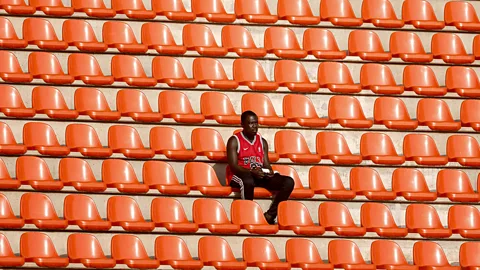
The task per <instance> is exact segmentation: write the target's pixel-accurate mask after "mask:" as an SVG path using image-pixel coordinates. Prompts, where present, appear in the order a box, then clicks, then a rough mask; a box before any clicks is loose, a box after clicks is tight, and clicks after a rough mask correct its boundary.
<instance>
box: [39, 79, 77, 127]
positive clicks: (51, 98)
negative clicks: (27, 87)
mask: <svg viewBox="0 0 480 270" xmlns="http://www.w3.org/2000/svg"><path fill="white" fill-rule="evenodd" d="M32 107H33V108H34V109H35V111H36V112H37V113H44V114H46V115H47V116H48V117H50V118H54V119H77V117H78V112H77V111H76V110H70V109H69V108H68V106H67V103H66V102H65V99H64V98H63V95H62V92H60V91H59V90H58V89H57V88H54V87H49V86H37V87H35V88H33V91H32Z"/></svg>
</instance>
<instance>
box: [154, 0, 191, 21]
mask: <svg viewBox="0 0 480 270" xmlns="http://www.w3.org/2000/svg"><path fill="white" fill-rule="evenodd" d="M152 10H153V11H155V12H156V13H157V15H161V16H165V17H167V19H169V20H173V21H193V20H195V18H196V16H195V14H194V13H193V12H187V10H186V9H185V6H184V5H183V2H182V0H160V1H152Z"/></svg>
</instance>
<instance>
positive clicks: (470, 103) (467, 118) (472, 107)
mask: <svg viewBox="0 0 480 270" xmlns="http://www.w3.org/2000/svg"><path fill="white" fill-rule="evenodd" d="M479 102H480V101H478V100H474V99H470V100H464V101H463V102H462V105H461V107H460V119H461V122H462V126H467V127H471V128H473V130H475V131H480V112H479V111H478V110H477V108H478V107H477V106H479ZM0 110H1V109H0Z"/></svg>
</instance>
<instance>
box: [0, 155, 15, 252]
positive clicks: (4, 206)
mask: <svg viewBox="0 0 480 270" xmlns="http://www.w3.org/2000/svg"><path fill="white" fill-rule="evenodd" d="M2 164H4V163H3V161H2ZM4 166H5V165H4ZM10 218H12V219H14V218H16V217H15V214H14V213H13V209H12V206H11V205H10V202H9V201H8V198H7V197H6V196H5V195H4V194H0V219H10ZM0 235H1V236H3V234H0ZM0 238H1V237H0ZM2 240H3V239H0V243H1V241H2ZM2 247H3V246H2ZM2 251H3V248H2V249H0V256H1V255H2Z"/></svg>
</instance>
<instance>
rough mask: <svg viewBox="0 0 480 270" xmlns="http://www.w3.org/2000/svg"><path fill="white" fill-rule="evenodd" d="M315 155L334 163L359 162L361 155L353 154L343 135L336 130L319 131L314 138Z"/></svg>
mask: <svg viewBox="0 0 480 270" xmlns="http://www.w3.org/2000/svg"><path fill="white" fill-rule="evenodd" d="M316 145H317V155H320V156H321V157H322V158H326V159H330V160H331V161H332V162H333V163H335V164H345V165H346V164H360V163H361V162H362V157H361V156H360V155H353V154H352V152H351V151H350V148H349V147H348V143H347V141H346V139H345V137H344V136H343V135H342V134H340V133H338V132H328V131H325V132H319V133H317V138H316Z"/></svg>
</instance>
